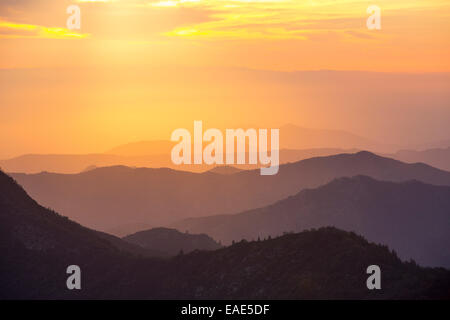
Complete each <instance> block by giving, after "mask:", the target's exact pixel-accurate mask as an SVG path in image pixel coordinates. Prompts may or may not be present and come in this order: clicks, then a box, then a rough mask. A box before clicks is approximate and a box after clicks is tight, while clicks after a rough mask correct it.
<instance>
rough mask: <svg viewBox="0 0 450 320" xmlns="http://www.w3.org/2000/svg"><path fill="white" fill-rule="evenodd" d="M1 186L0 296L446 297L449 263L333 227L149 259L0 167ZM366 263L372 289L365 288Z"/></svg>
mask: <svg viewBox="0 0 450 320" xmlns="http://www.w3.org/2000/svg"><path fill="white" fill-rule="evenodd" d="M0 191H1V192H0V228H1V229H0V255H1V260H0V299H12V298H19V299H25V298H27V299H55V298H60V299H81V298H83V299H89V298H92V299H100V298H103V299H119V298H120V299H131V298H139V299H188V298H190V299H256V298H258V299H301V298H309V299H328V298H330V299H331V298H332V299H345V298H353V299H380V298H385V299H406V298H414V299H433V298H449V292H450V272H449V271H448V270H444V269H429V268H428V269H425V268H421V267H418V266H417V265H416V264H414V263H403V262H401V261H400V259H399V258H397V257H396V255H395V254H394V253H392V252H390V251H389V249H388V248H387V247H384V246H379V245H374V244H370V243H368V242H367V241H366V240H364V239H363V238H362V237H360V236H357V235H355V234H353V233H348V232H344V231H339V230H337V229H334V228H324V229H320V230H316V231H307V232H303V233H300V234H291V235H285V236H282V237H280V238H277V239H273V240H267V241H259V242H251V243H247V242H241V243H238V244H236V245H233V246H231V247H228V248H224V249H219V250H216V251H209V252H208V251H195V252H193V253H190V254H187V255H179V256H177V257H175V258H171V259H158V258H148V257H143V256H138V255H135V254H132V253H130V252H129V251H125V250H119V249H117V246H116V245H114V244H113V243H112V242H110V241H108V240H105V238H104V234H99V233H97V232H95V231H92V230H89V229H86V228H83V227H81V226H80V225H78V224H76V223H73V222H71V221H70V220H68V219H66V218H63V217H61V216H59V215H58V214H56V213H54V212H52V211H49V210H47V209H45V208H42V207H40V206H39V205H38V204H37V203H36V202H34V201H33V200H32V199H30V198H29V197H28V196H27V195H26V193H25V192H24V191H23V190H22V189H21V188H20V187H19V186H18V185H17V184H15V183H14V181H13V180H12V179H11V178H9V177H8V176H6V175H4V174H3V173H1V172H0ZM116 240H117V238H116ZM117 241H121V240H120V239H118V240H117ZM372 264H376V265H378V266H380V268H381V272H382V275H381V277H382V278H381V279H382V280H381V281H382V282H381V285H382V289H381V290H379V291H369V290H368V289H367V287H366V279H367V277H368V275H367V274H366V269H367V267H368V266H369V265H372ZM69 265H78V266H80V268H81V270H82V271H81V290H74V291H70V290H68V289H67V288H66V279H67V276H68V275H67V274H66V268H67V267H68V266H69Z"/></svg>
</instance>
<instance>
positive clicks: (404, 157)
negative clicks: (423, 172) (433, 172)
mask: <svg viewBox="0 0 450 320" xmlns="http://www.w3.org/2000/svg"><path fill="white" fill-rule="evenodd" d="M390 156H391V157H392V158H395V159H397V160H400V161H404V162H408V163H415V162H423V163H426V164H429V165H430V166H433V167H436V168H439V169H442V170H447V171H450V147H448V148H446V149H428V150H423V151H415V150H400V151H398V152H396V153H394V154H392V155H390Z"/></svg>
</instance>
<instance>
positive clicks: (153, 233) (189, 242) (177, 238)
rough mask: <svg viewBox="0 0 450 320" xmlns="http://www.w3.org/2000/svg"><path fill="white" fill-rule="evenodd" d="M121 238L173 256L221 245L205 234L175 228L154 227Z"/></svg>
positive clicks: (216, 247)
mask: <svg viewBox="0 0 450 320" xmlns="http://www.w3.org/2000/svg"><path fill="white" fill-rule="evenodd" d="M122 239H123V240H125V241H127V242H129V243H133V244H135V245H138V246H140V247H143V248H146V249H150V250H152V251H161V252H164V253H167V254H168V255H171V256H174V255H177V254H179V253H180V252H183V253H189V252H192V251H194V250H217V249H219V248H221V247H222V246H221V245H220V244H219V243H217V242H216V241H214V239H212V238H211V237H209V236H207V235H206V234H188V233H181V232H179V231H178V230H175V229H168V228H154V229H150V230H145V231H139V232H137V233H134V234H131V235H128V236H126V237H123V238H122Z"/></svg>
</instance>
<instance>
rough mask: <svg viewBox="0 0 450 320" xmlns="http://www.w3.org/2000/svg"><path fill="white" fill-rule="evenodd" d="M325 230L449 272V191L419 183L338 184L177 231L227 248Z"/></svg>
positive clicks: (361, 179) (187, 223) (188, 223)
mask: <svg viewBox="0 0 450 320" xmlns="http://www.w3.org/2000/svg"><path fill="white" fill-rule="evenodd" d="M323 226H334V227H337V228H339V229H342V230H347V231H354V232H356V233H358V234H361V235H363V236H364V237H365V238H367V239H368V240H369V241H373V242H376V243H381V244H385V245H388V246H389V247H390V248H392V249H394V250H396V252H397V253H398V254H399V256H400V257H401V258H402V259H405V260H408V259H414V260H415V261H417V262H418V263H419V264H420V265H425V266H444V267H447V268H448V267H450V250H449V248H450V186H433V185H428V184H424V183H422V182H419V181H408V182H401V183H394V182H385V181H377V180H374V179H372V178H369V177H366V176H356V177H353V178H339V179H336V180H334V181H332V182H330V183H329V184H327V185H324V186H321V187H319V188H316V189H305V190H303V191H301V192H300V193H298V194H297V195H295V196H291V197H289V198H287V199H284V200H282V201H279V202H276V203H274V204H272V205H270V206H267V207H263V208H259V209H253V210H249V211H246V212H243V213H239V214H235V215H220V216H211V217H204V218H192V219H186V220H184V221H180V222H178V223H175V224H174V225H173V227H176V228H178V229H179V230H187V231H189V232H191V233H203V232H204V233H207V234H209V235H210V236H212V237H213V238H214V239H218V240H221V241H223V242H224V243H225V244H229V243H231V242H232V241H233V240H236V241H239V240H241V239H247V240H251V239H257V238H266V237H268V236H272V237H273V236H278V235H282V234H283V233H284V232H291V231H292V232H300V231H303V230H308V229H311V228H318V227H323Z"/></svg>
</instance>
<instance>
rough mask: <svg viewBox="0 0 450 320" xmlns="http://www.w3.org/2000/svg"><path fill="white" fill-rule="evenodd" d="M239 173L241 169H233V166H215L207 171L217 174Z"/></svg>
mask: <svg viewBox="0 0 450 320" xmlns="http://www.w3.org/2000/svg"><path fill="white" fill-rule="evenodd" d="M239 171H241V169H239V168H236V167H233V166H217V167H214V168H212V169H211V170H209V172H212V173H218V174H234V173H237V172H239Z"/></svg>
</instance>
